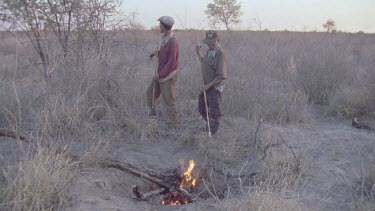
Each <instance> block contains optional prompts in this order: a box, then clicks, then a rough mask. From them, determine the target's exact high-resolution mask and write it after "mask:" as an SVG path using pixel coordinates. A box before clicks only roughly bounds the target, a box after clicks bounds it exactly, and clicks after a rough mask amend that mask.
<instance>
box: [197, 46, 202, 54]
mask: <svg viewBox="0 0 375 211" xmlns="http://www.w3.org/2000/svg"><path fill="white" fill-rule="evenodd" d="M201 48H202V46H201V45H197V46H195V52H197V54H198V55H200V50H201Z"/></svg>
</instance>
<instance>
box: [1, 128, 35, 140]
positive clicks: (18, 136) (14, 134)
mask: <svg viewBox="0 0 375 211" xmlns="http://www.w3.org/2000/svg"><path fill="white" fill-rule="evenodd" d="M0 136H6V137H9V138H15V139H20V140H23V141H27V140H26V137H25V136H24V135H23V134H21V133H20V132H17V131H13V130H9V129H4V128H0ZM27 142H28V141H27Z"/></svg>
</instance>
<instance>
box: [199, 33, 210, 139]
mask: <svg viewBox="0 0 375 211" xmlns="http://www.w3.org/2000/svg"><path fill="white" fill-rule="evenodd" d="M197 45H198V46H200V43H199V39H198V32H197ZM198 61H199V62H200V63H201V62H202V61H201V57H200V55H199V54H198ZM203 85H204V82H203ZM203 97H204V106H205V109H206V120H207V126H208V138H209V139H210V138H211V128H210V117H209V115H208V103H207V95H206V91H203Z"/></svg>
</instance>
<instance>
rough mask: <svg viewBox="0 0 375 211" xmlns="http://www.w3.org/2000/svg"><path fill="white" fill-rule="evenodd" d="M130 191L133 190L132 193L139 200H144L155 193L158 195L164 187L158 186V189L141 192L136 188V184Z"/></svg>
mask: <svg viewBox="0 0 375 211" xmlns="http://www.w3.org/2000/svg"><path fill="white" fill-rule="evenodd" d="M132 191H133V193H134V195H135V196H136V197H137V198H138V199H140V200H146V199H148V198H151V197H153V196H155V195H159V194H161V193H163V192H164V191H165V188H158V189H155V190H152V191H149V192H146V193H141V192H139V190H138V186H134V187H133V188H132Z"/></svg>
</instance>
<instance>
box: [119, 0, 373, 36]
mask: <svg viewBox="0 0 375 211" xmlns="http://www.w3.org/2000/svg"><path fill="white" fill-rule="evenodd" d="M209 2H213V0H158V1H154V0H124V2H123V8H124V10H125V11H126V12H127V13H130V12H137V13H138V15H137V19H136V20H137V21H138V22H139V23H141V24H142V25H144V26H146V27H147V28H150V27H151V26H156V25H158V22H157V21H156V20H157V19H158V18H159V17H160V16H163V15H170V16H172V17H173V18H174V19H175V22H176V24H175V26H174V28H175V29H176V28H183V27H187V28H195V29H197V28H199V29H209V28H210V27H209V26H208V23H207V22H206V19H207V18H206V15H205V14H204V10H205V9H206V7H207V4H208V3H209ZM238 2H241V4H242V12H243V16H242V18H241V19H242V23H241V24H239V25H237V26H235V27H234V28H237V29H253V30H256V29H259V27H258V25H257V24H256V23H255V21H254V18H256V19H259V20H260V22H261V24H262V29H269V30H284V29H288V30H293V31H311V30H317V31H322V30H323V28H322V25H323V23H325V22H326V21H327V20H328V19H333V20H334V21H335V22H336V28H337V30H342V31H347V32H357V31H364V32H370V33H375V0H242V1H241V0H239V1H238Z"/></svg>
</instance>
